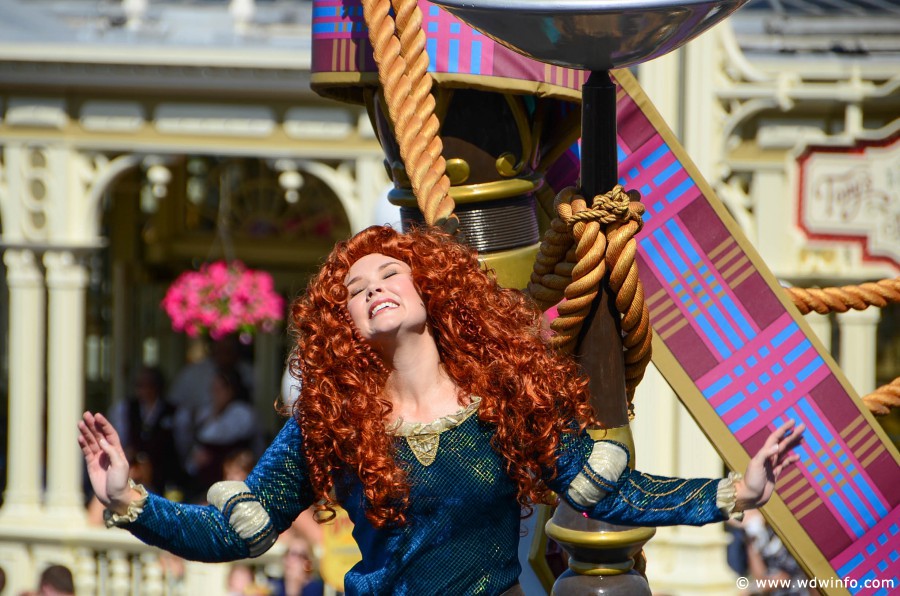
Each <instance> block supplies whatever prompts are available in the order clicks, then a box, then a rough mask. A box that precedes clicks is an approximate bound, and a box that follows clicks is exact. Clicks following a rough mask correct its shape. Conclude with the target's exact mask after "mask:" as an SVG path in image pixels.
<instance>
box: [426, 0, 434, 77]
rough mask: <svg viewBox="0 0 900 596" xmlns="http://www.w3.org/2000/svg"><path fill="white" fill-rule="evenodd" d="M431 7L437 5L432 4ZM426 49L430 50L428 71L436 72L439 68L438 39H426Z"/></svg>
mask: <svg viewBox="0 0 900 596" xmlns="http://www.w3.org/2000/svg"><path fill="white" fill-rule="evenodd" d="M431 8H436V7H434V6H432V7H431ZM425 50H426V51H427V52H428V71H429V72H434V71H435V70H436V69H437V62H435V60H436V58H435V57H436V56H437V39H435V38H433V37H429V38H428V39H427V40H426V41H425Z"/></svg>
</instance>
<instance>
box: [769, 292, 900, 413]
mask: <svg viewBox="0 0 900 596" xmlns="http://www.w3.org/2000/svg"><path fill="white" fill-rule="evenodd" d="M785 291H786V292H787V293H788V296H790V298H791V300H793V302H794V305H795V306H796V307H797V308H798V309H800V312H801V313H803V314H804V315H805V314H807V313H810V312H813V311H815V312H817V313H819V314H820V315H827V314H828V313H832V312H837V313H843V312H847V311H848V310H850V309H851V308H852V309H854V310H865V309H867V308H868V307H870V306H877V307H879V308H884V307H885V306H887V305H888V304H896V303H898V302H900V277H895V278H893V279H882V280H879V281H876V282H866V283H863V284H860V285H858V286H841V287H839V288H786V289H785ZM862 400H863V403H865V404H866V407H867V408H869V411H870V412H872V413H873V414H875V415H876V416H885V415H887V414H890V413H891V408H895V407H898V406H900V378H897V379H894V380H893V381H891V382H890V383H888V384H887V385H882V386H881V387H879V388H878V389H876V390H875V391H873V392H872V393H870V394H869V395H864V396H863V398H862Z"/></svg>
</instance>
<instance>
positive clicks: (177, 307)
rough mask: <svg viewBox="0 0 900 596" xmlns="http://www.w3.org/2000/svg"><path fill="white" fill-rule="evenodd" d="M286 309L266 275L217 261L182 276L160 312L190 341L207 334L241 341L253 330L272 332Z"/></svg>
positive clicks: (169, 289)
mask: <svg viewBox="0 0 900 596" xmlns="http://www.w3.org/2000/svg"><path fill="white" fill-rule="evenodd" d="M284 304H285V301H284V299H283V298H282V297H281V296H280V295H279V294H278V293H277V292H276V291H275V283H274V281H273V280H272V276H271V275H269V274H268V273H266V272H264V271H254V270H251V269H247V267H246V266H245V265H244V264H243V263H241V262H240V261H234V262H232V263H225V262H224V261H217V262H215V263H208V264H205V265H203V266H202V267H201V268H200V271H186V272H185V273H182V274H181V275H180V276H179V277H178V278H177V279H176V280H175V281H174V282H173V283H172V285H171V286H170V287H169V288H168V290H167V291H166V295H165V297H164V298H163V300H162V302H161V303H160V306H161V307H162V308H163V309H164V310H165V312H166V314H167V315H168V316H169V318H170V319H171V321H172V329H173V330H175V331H183V332H185V333H187V334H188V335H190V336H191V337H196V336H198V335H200V334H202V333H209V335H210V337H212V338H213V339H220V338H222V337H224V336H225V335H228V334H231V333H235V332H240V333H241V338H242V341H243V340H244V339H245V338H249V337H252V333H254V332H255V331H256V330H257V328H261V329H262V330H263V331H264V332H267V333H268V332H271V331H274V330H275V324H276V323H277V322H278V321H281V320H282V319H283V318H284Z"/></svg>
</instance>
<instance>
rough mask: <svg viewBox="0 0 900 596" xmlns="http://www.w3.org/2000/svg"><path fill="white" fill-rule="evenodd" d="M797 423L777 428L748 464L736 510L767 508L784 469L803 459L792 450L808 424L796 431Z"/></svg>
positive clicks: (738, 490) (738, 486) (738, 488)
mask: <svg viewBox="0 0 900 596" xmlns="http://www.w3.org/2000/svg"><path fill="white" fill-rule="evenodd" d="M794 424H795V422H794V421H793V420H790V421H788V422H786V423H784V424H782V425H781V426H779V427H778V428H777V429H775V432H773V433H772V434H771V435H769V438H768V439H766V442H765V444H764V445H763V446H762V447H761V448H760V450H759V451H757V452H756V455H754V456H753V459H751V460H750V463H749V464H747V471H746V472H744V478H743V480H742V481H739V482H737V483H736V486H735V499H736V500H737V503H736V505H735V508H734V509H735V511H744V510H745V509H755V508H757V507H762V506H763V505H765V504H766V503H767V502H768V501H769V498H771V496H772V493H773V492H775V482H776V481H777V480H778V476H779V475H780V474H781V472H782V470H784V468H786V467H787V466H789V465H791V464H792V463H794V462H796V461H798V460H799V459H800V456H799V455H797V454H796V453H793V452H792V451H791V450H792V449H793V448H794V447H796V446H797V444H798V443H799V442H800V439H801V438H802V435H803V431H804V430H805V429H806V425H805V424H802V423H801V424H800V425H798V426H797V427H796V428H794ZM792 429H793V431H792ZM789 433H790V434H789Z"/></svg>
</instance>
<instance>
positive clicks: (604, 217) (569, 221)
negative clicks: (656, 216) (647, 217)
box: [558, 184, 644, 230]
mask: <svg viewBox="0 0 900 596" xmlns="http://www.w3.org/2000/svg"><path fill="white" fill-rule="evenodd" d="M629 192H630V193H631V194H629ZM629 192H626V191H625V189H624V188H623V187H622V185H620V184H617V185H616V186H615V187H614V188H613V189H612V190H611V191H609V192H607V193H606V194H602V195H597V196H596V197H594V200H593V201H592V202H591V207H590V209H584V210H582V211H579V212H577V213H575V212H572V211H571V210H568V209H565V210H563V211H562V212H560V211H558V212H559V214H560V217H561V218H562V220H563V221H564V222H565V224H566V226H567V227H568V228H569V229H570V230H571V229H573V227H574V226H575V224H577V223H578V222H588V221H595V222H597V223H600V224H603V225H607V224H611V223H616V222H620V223H621V222H625V221H628V220H630V219H635V218H636V219H637V221H641V215H643V213H644V206H643V205H640V203H637V205H640V209H639V211H640V213H639V214H637V213H633V212H632V209H631V204H632V203H631V202H632V201H633V200H638V199H635V198H632V197H633V196H635V195H637V191H629ZM637 196H638V197H639V195H637ZM640 225H641V226H642V225H643V222H641V223H640ZM638 229H640V228H638Z"/></svg>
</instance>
